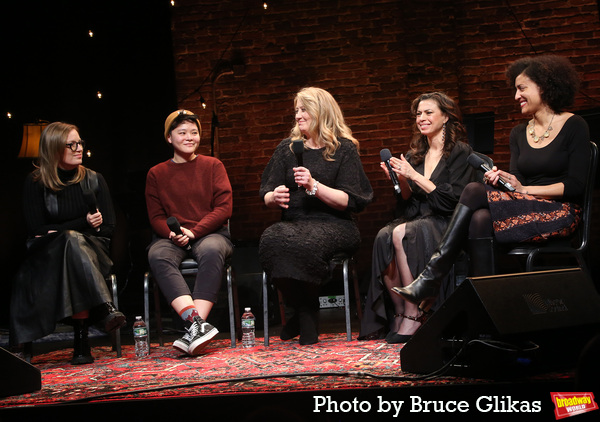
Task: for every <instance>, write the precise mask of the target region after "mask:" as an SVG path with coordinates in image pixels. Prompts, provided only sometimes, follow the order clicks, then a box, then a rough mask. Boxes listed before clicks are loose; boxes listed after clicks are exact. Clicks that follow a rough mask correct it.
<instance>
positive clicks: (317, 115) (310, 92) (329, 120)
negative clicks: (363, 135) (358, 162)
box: [290, 87, 359, 161]
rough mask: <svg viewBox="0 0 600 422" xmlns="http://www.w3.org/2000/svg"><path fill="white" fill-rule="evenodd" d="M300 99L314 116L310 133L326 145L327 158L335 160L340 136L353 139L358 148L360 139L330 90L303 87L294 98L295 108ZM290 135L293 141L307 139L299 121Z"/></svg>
mask: <svg viewBox="0 0 600 422" xmlns="http://www.w3.org/2000/svg"><path fill="white" fill-rule="evenodd" d="M298 101H300V102H302V105H303V106H304V108H305V109H306V111H307V113H308V114H309V115H310V117H311V118H312V121H311V123H310V127H309V133H310V134H311V136H312V137H314V138H315V139H316V140H318V141H319V142H322V143H323V144H324V145H325V150H324V151H323V158H325V160H327V161H333V158H332V157H333V155H334V154H335V152H336V151H337V149H338V148H339V147H340V142H339V141H338V138H345V139H348V140H350V141H352V143H354V145H356V148H357V149H358V147H359V145H358V141H357V140H356V138H354V136H352V130H350V128H349V127H348V126H347V125H346V122H345V121H344V115H343V113H342V110H341V109H340V106H339V105H338V103H337V102H336V101H335V99H334V98H333V96H332V95H331V94H330V93H329V92H327V91H325V90H324V89H321V88H316V87H308V88H303V89H301V90H300V91H299V92H298V93H297V94H296V97H295V98H294V108H295V107H296V106H297V104H298ZM290 137H291V138H292V141H293V140H294V139H302V140H303V141H306V137H305V136H304V135H303V134H302V132H300V129H299V128H298V122H296V124H295V126H294V128H293V129H292V132H291V134H290ZM291 147H292V143H291V142H290V149H291Z"/></svg>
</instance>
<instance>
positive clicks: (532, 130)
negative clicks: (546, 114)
mask: <svg viewBox="0 0 600 422" xmlns="http://www.w3.org/2000/svg"><path fill="white" fill-rule="evenodd" d="M554 116H555V115H554V114H553V115H552V118H551V119H550V124H549V125H548V129H546V131H545V132H544V134H543V135H542V136H536V134H535V126H534V124H533V119H531V120H530V121H529V129H528V132H529V134H530V135H531V138H532V139H533V142H535V143H536V144H537V143H538V142H540V141H542V140H543V139H545V138H548V137H550V131H551V130H552V121H553V120H554Z"/></svg>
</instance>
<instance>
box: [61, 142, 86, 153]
mask: <svg viewBox="0 0 600 422" xmlns="http://www.w3.org/2000/svg"><path fill="white" fill-rule="evenodd" d="M65 145H66V146H67V148H69V149H70V150H71V151H73V152H75V151H77V148H79V145H81V149H85V141H83V140H81V141H78V142H68V143H66V144H65Z"/></svg>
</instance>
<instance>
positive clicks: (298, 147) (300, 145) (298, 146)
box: [292, 139, 304, 167]
mask: <svg viewBox="0 0 600 422" xmlns="http://www.w3.org/2000/svg"><path fill="white" fill-rule="evenodd" d="M292 151H293V153H294V155H295V156H296V163H297V164H298V167H303V166H304V162H303V159H302V154H304V142H303V141H302V139H296V140H295V141H292Z"/></svg>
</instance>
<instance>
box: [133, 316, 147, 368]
mask: <svg viewBox="0 0 600 422" xmlns="http://www.w3.org/2000/svg"><path fill="white" fill-rule="evenodd" d="M133 339H134V340H135V356H136V357H138V358H143V357H145V356H148V329H147V328H146V323H145V322H144V320H143V319H142V317H141V316H136V317H135V322H134V323H133Z"/></svg>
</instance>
